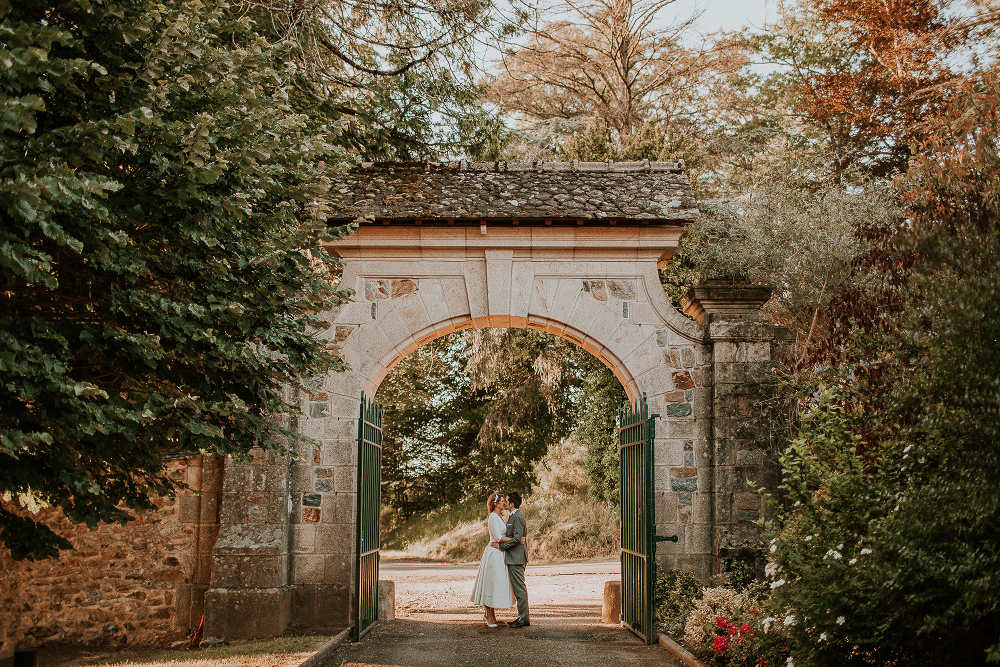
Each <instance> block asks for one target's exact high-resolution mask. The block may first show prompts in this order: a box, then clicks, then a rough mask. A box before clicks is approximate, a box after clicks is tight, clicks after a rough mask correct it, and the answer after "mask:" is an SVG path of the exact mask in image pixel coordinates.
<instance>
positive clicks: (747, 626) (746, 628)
mask: <svg viewBox="0 0 1000 667" xmlns="http://www.w3.org/2000/svg"><path fill="white" fill-rule="evenodd" d="M740 632H742V633H743V634H745V635H752V634H753V628H751V627H750V624H749V623H744V624H743V625H741V626H740Z"/></svg>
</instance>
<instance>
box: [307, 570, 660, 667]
mask: <svg viewBox="0 0 1000 667" xmlns="http://www.w3.org/2000/svg"><path fill="white" fill-rule="evenodd" d="M388 556H390V557H383V561H382V567H381V578H382V579H391V580H393V581H395V582H396V620H394V621H384V622H380V623H379V624H378V625H376V626H375V627H374V628H373V629H372V630H371V632H369V633H368V634H367V635H366V636H365V637H364V638H362V640H361V641H360V642H359V643H357V644H345V645H344V646H342V647H340V649H339V650H338V651H337V652H336V653H335V654H333V655H332V656H330V658H329V660H328V661H327V662H326V663H324V664H325V665H326V666H329V667H336V666H341V667H360V666H365V665H395V666H400V667H402V666H406V667H423V666H425V665H428V666H429V665H456V666H458V665H475V666H477V667H486V666H487V665H490V666H492V665H496V666H503V667H518V666H521V665H531V666H533V667H534V666H539V667H548V666H550V665H551V666H553V667H556V666H558V667H562V666H569V665H602V666H607V667H610V666H612V665H667V666H673V665H679V663H676V662H674V661H673V660H672V659H671V657H670V656H669V654H667V653H666V652H665V651H664V650H663V649H662V648H659V647H657V646H645V645H643V644H642V643H640V642H639V640H638V639H636V638H635V637H634V636H633V635H632V634H630V633H629V632H627V631H625V630H622V629H621V628H619V627H617V626H614V625H607V624H602V623H601V619H600V616H601V599H602V596H603V591H604V582H605V581H607V580H609V579H617V578H618V562H617V561H590V562H572V563H546V564H543V565H532V564H530V563H529V564H528V568H527V573H526V584H527V588H528V600H529V605H530V609H531V626H530V627H527V628H521V629H518V630H514V629H511V628H507V627H504V626H501V627H498V628H495V629H491V628H488V627H486V625H485V624H484V623H483V621H482V609H481V608H479V607H473V606H472V604H471V603H469V601H468V600H469V594H470V592H471V590H472V585H473V582H474V581H475V577H476V568H477V567H478V564H477V563H469V564H459V565H455V564H439V563H422V562H414V561H409V560H405V559H394V558H392V557H391V554H389V555H388ZM497 616H498V618H501V619H509V620H513V619H514V618H515V616H516V612H515V610H514V609H513V608H512V609H509V610H501V611H498V613H497Z"/></svg>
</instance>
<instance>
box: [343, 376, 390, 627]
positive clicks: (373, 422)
mask: <svg viewBox="0 0 1000 667" xmlns="http://www.w3.org/2000/svg"><path fill="white" fill-rule="evenodd" d="M381 481H382V406H381V405H379V404H378V403H375V402H374V401H370V400H368V399H367V398H366V397H365V394H364V392H362V393H361V412H360V415H359V417H358V485H357V487H356V489H357V511H356V513H355V517H356V519H355V527H354V535H355V545H354V546H355V548H354V553H355V554H357V555H356V556H355V561H354V572H355V575H354V576H355V580H354V596H353V600H352V602H353V603H354V604H353V611H354V618H353V622H354V625H353V627H352V628H351V637H352V639H353V640H354V641H358V640H359V639H361V637H362V635H364V634H365V632H367V631H368V629H369V628H371V626H372V624H374V623H375V621H376V620H378V565H379V555H380V554H379V550H380V549H381V548H382V538H381V535H380V534H379V525H378V519H379V508H380V507H381V506H382V495H381Z"/></svg>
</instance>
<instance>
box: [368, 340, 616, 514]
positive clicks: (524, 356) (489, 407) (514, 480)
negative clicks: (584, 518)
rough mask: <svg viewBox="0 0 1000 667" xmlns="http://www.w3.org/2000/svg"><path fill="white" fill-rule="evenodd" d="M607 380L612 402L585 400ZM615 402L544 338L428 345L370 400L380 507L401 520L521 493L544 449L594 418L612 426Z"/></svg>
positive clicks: (588, 371) (589, 363) (576, 351)
mask: <svg viewBox="0 0 1000 667" xmlns="http://www.w3.org/2000/svg"><path fill="white" fill-rule="evenodd" d="M598 369H601V370H603V371H604V374H603V375H602V374H601V373H600V372H599V370H598ZM605 376H606V377H607V378H608V379H609V380H610V383H612V385H613V388H614V389H617V392H615V391H614V389H613V390H612V391H610V392H605V391H604V389H603V387H602V388H600V390H599V392H598V393H599V395H591V392H592V391H594V390H592V389H591V385H594V386H595V387H596V386H597V385H598V384H599V382H598V381H597V380H593V379H592V378H600V380H601V381H603V380H604V379H605ZM619 395H620V396H621V397H622V399H621V400H624V399H623V397H624V393H623V392H622V390H621V387H620V385H618V382H617V380H615V379H614V376H613V375H611V373H610V371H607V369H605V368H604V366H602V365H601V364H600V362H598V361H597V359H596V358H594V357H593V356H591V355H590V354H589V353H588V352H586V351H584V350H582V349H581V348H579V347H576V346H575V345H573V344H571V343H569V342H567V341H565V340H562V339H560V338H557V337H555V336H552V335H549V334H542V333H539V332H535V331H531V330H521V329H481V330H473V331H470V332H465V333H462V334H454V335H452V336H448V337H445V338H442V339H440V340H437V341H434V342H432V343H430V344H428V345H426V346H424V347H422V348H420V349H418V350H417V351H416V352H414V353H413V354H411V355H410V356H408V357H407V358H406V359H403V360H402V361H400V362H399V364H397V365H396V366H395V367H394V368H393V370H392V371H391V372H390V373H389V375H388V376H386V379H385V380H384V381H383V382H382V385H381V386H380V387H379V390H378V395H377V399H378V400H379V401H380V402H382V404H383V405H384V406H385V408H386V409H385V415H384V418H383V419H384V421H383V428H384V432H385V436H384V437H385V440H384V441H383V456H384V457H385V458H384V463H385V465H384V466H383V490H384V493H385V497H386V500H387V502H388V504H390V505H391V506H393V507H394V508H395V509H396V510H398V511H399V512H400V513H402V514H403V515H404V516H409V515H411V514H412V513H414V512H420V511H426V510H428V509H430V508H433V507H436V506H438V505H440V504H442V503H454V502H457V501H460V500H463V499H464V498H466V497H468V496H469V495H470V494H485V493H488V492H489V491H495V490H497V489H500V490H513V489H519V490H522V491H528V490H529V489H530V488H531V484H532V481H533V480H532V474H533V473H532V469H533V466H534V464H535V463H536V462H537V461H538V460H539V459H541V458H542V456H544V455H545V453H546V452H547V451H548V450H549V448H550V446H552V445H554V444H556V443H558V442H559V441H561V440H562V439H563V438H565V437H566V436H567V435H569V433H570V432H571V431H573V429H574V428H576V427H577V425H578V424H580V423H584V424H587V423H590V422H592V421H593V419H594V418H595V416H596V418H597V419H598V420H604V421H607V419H608V415H610V420H611V422H612V423H613V422H614V415H615V412H616V410H617V408H618V406H619V405H620V404H621V400H619ZM609 401H610V402H609ZM595 423H596V422H595ZM601 423H603V422H601ZM580 432H581V431H580V430H577V433H580ZM581 444H583V445H585V446H587V447H588V451H590V450H591V449H593V446H592V445H591V444H590V443H589V441H584V442H582V443H581ZM600 446H602V447H606V442H605V441H604V440H601V441H600ZM614 452H615V454H616V455H617V446H616V447H615V450H614ZM616 460H617V459H616ZM601 474H605V475H606V474H607V473H606V471H603V470H602V473H601ZM615 479H616V480H617V464H616V465H615ZM615 484H617V481H615ZM615 488H617V487H615Z"/></svg>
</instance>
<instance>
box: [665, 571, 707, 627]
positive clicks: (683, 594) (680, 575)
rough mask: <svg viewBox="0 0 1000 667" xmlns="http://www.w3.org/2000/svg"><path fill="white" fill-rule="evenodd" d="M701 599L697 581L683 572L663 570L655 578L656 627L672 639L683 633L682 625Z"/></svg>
mask: <svg viewBox="0 0 1000 667" xmlns="http://www.w3.org/2000/svg"><path fill="white" fill-rule="evenodd" d="M700 597H701V584H699V583H698V579H697V578H696V577H695V576H694V575H693V574H691V573H690V572H686V571H684V570H665V571H662V572H657V576H656V627H657V629H658V630H659V631H660V632H665V633H667V634H668V635H671V636H673V637H679V636H680V635H681V634H682V633H683V632H684V623H685V622H686V621H687V617H688V615H689V614H690V613H691V610H692V609H694V602H695V600H697V599H698V598H700Z"/></svg>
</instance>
